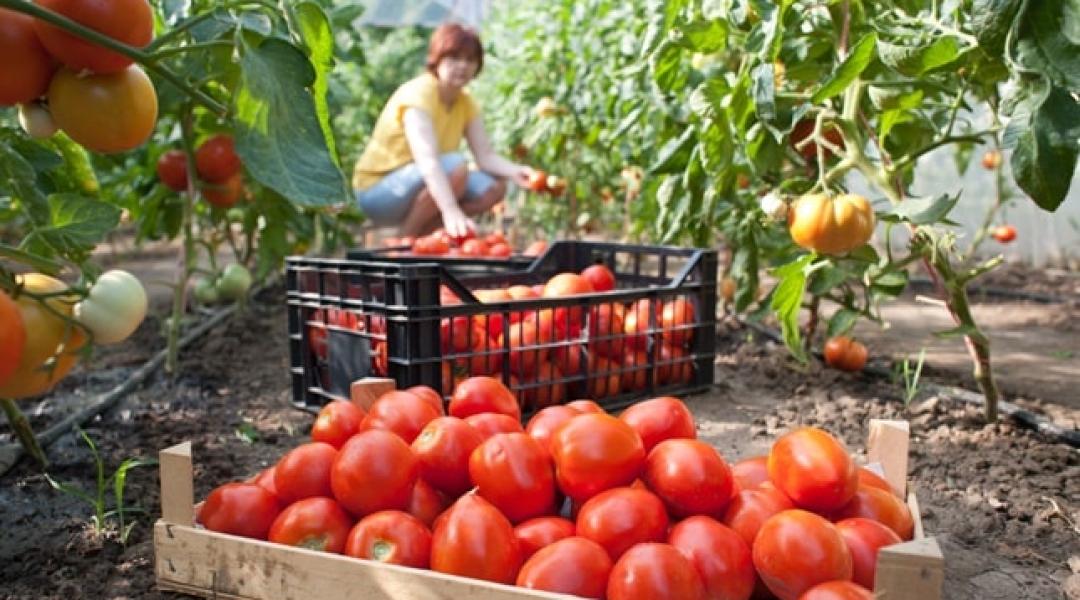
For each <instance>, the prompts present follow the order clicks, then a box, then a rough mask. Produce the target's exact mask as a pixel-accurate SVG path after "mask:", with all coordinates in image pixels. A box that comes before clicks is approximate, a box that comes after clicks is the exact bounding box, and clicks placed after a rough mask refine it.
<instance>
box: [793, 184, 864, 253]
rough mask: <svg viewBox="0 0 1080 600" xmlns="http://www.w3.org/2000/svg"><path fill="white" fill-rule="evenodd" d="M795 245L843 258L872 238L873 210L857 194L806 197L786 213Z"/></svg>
mask: <svg viewBox="0 0 1080 600" xmlns="http://www.w3.org/2000/svg"><path fill="white" fill-rule="evenodd" d="M788 230H789V231H790V232H791V239H792V240H794V241H795V243H796V244H798V245H799V246H802V247H803V248H806V249H807V250H814V251H815V252H820V253H822V254H846V253H848V252H850V251H852V250H854V249H856V248H859V247H861V246H863V245H864V244H866V243H867V242H868V241H870V238H871V237H872V236H873V235H874V209H873V207H871V206H870V201H869V200H867V199H866V198H864V197H862V196H860V195H858V194H841V195H839V196H831V195H828V194H807V195H805V196H800V197H799V198H798V199H797V200H795V202H794V203H793V204H792V206H791V210H790V211H789V213H788Z"/></svg>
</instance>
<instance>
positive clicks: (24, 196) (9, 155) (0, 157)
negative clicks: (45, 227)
mask: <svg viewBox="0 0 1080 600" xmlns="http://www.w3.org/2000/svg"><path fill="white" fill-rule="evenodd" d="M0 179H2V180H4V181H5V182H6V183H7V185H8V187H9V189H10V190H11V192H12V194H13V195H14V196H15V197H16V198H18V199H19V200H21V201H22V202H23V204H24V205H25V206H26V209H27V211H28V212H29V213H30V218H31V219H33V220H34V221H35V222H37V223H41V224H44V223H47V222H48V218H49V206H48V203H47V202H46V200H45V195H44V194H42V193H41V190H39V189H38V187H37V173H35V172H34V167H33V165H31V164H30V163H29V162H28V161H27V160H26V159H25V158H23V156H22V155H21V154H19V153H18V152H16V151H15V150H14V149H13V148H12V147H11V146H9V145H7V144H3V143H0Z"/></svg>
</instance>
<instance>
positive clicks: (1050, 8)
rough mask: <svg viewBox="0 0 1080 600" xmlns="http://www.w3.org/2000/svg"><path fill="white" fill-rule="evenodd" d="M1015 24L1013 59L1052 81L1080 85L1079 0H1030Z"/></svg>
mask: <svg viewBox="0 0 1080 600" xmlns="http://www.w3.org/2000/svg"><path fill="white" fill-rule="evenodd" d="M1017 25H1018V27H1017V29H1016V43H1015V45H1014V47H1013V48H1012V49H1011V50H1012V51H1011V52H1010V56H1011V57H1012V59H1013V60H1014V61H1015V62H1017V63H1019V64H1020V65H1022V66H1023V67H1024V68H1025V69H1027V70H1029V71H1031V72H1034V73H1038V74H1040V75H1043V76H1045V77H1048V78H1050V81H1052V82H1053V83H1054V84H1055V85H1058V86H1061V87H1064V88H1066V89H1070V90H1077V89H1080V60H1077V57H1080V0H1050V1H1048V0H1029V1H1028V2H1026V3H1025V4H1024V11H1023V13H1022V14H1021V15H1020V18H1019V21H1018V23H1017Z"/></svg>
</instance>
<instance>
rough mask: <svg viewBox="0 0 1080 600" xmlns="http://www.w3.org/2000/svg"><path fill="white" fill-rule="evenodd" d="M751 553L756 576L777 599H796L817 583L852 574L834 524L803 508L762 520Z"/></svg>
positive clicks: (846, 552)
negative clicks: (762, 522) (756, 572)
mask: <svg viewBox="0 0 1080 600" xmlns="http://www.w3.org/2000/svg"><path fill="white" fill-rule="evenodd" d="M753 555H754V566H755V567H757V571H758V575H760V576H761V579H762V581H764V582H765V585H766V586H768V588H769V590H770V591H772V593H774V594H776V595H777V596H778V597H779V598H780V600H798V598H799V596H800V595H802V594H803V593H804V592H806V591H807V590H809V589H810V588H812V587H814V586H815V585H817V584H819V583H824V582H826V581H833V580H834V579H844V580H850V579H851V575H852V573H853V569H852V564H851V553H849V552H848V549H847V546H845V545H844V538H843V536H841V535H840V532H839V531H837V530H836V526H834V525H833V524H832V523H830V522H828V521H826V520H825V519H824V518H822V517H819V516H818V515H815V514H814V513H811V512H807V511H805V510H785V511H784V512H782V513H779V514H777V515H775V516H773V517H771V518H770V519H769V520H768V521H765V524H764V525H762V526H761V530H760V531H758V534H757V537H756V538H754V544H753Z"/></svg>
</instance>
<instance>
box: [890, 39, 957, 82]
mask: <svg viewBox="0 0 1080 600" xmlns="http://www.w3.org/2000/svg"><path fill="white" fill-rule="evenodd" d="M877 48H878V57H879V58H881V62H883V63H885V65H887V66H888V67H890V68H892V69H893V70H895V71H896V72H898V73H901V74H903V75H907V76H909V77H918V76H920V75H923V74H924V73H928V72H930V71H933V70H934V69H939V68H941V67H944V66H946V65H948V64H950V63H953V62H955V61H956V60H957V59H959V58H960V56H961V55H962V54H964V53H965V52H967V51H969V50H971V47H970V46H964V45H963V42H962V40H960V39H959V38H957V37H956V36H952V35H938V36H932V37H930V38H929V40H928V39H927V38H925V37H921V36H918V35H912V36H910V37H907V36H905V37H904V38H903V40H902V41H901V42H899V43H897V42H893V41H887V40H879V41H878V45H877Z"/></svg>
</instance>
